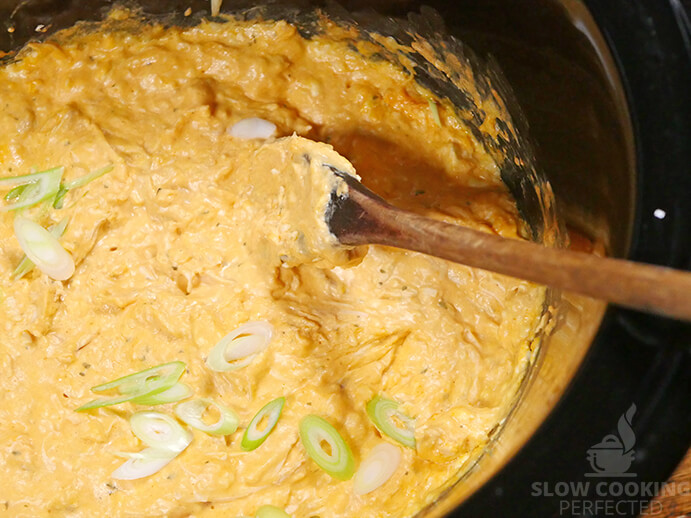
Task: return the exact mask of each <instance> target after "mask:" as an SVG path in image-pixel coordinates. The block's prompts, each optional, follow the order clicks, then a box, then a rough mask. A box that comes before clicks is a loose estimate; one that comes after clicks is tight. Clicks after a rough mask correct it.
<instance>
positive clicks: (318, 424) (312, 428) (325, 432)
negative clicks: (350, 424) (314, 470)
mask: <svg viewBox="0 0 691 518" xmlns="http://www.w3.org/2000/svg"><path fill="white" fill-rule="evenodd" d="M300 440H301V441H302V445H303V446H304V447H305V450H306V451H307V454H308V455H309V456H310V458H311V459H312V460H313V461H314V462H316V463H317V465H318V466H319V467H320V468H321V469H323V470H324V471H326V472H327V473H328V474H329V475H331V476H332V477H333V478H336V479H338V480H348V479H350V478H351V477H352V476H353V473H354V472H355V461H354V460H353V453H352V452H351V451H350V448H349V447H348V445H347V444H346V442H345V441H344V440H343V438H342V437H341V436H340V435H339V433H338V432H337V431H336V429H335V428H334V427H333V426H331V425H330V424H329V423H328V422H327V421H326V420H325V419H322V418H321V417H319V416H316V415H313V414H311V415H308V416H305V417H303V418H302V420H301V421H300ZM327 448H328V449H327Z"/></svg>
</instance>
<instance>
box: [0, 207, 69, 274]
mask: <svg viewBox="0 0 691 518" xmlns="http://www.w3.org/2000/svg"><path fill="white" fill-rule="evenodd" d="M68 222H69V218H63V219H62V220H60V222H59V223H57V224H56V225H51V226H50V227H48V232H50V235H51V236H53V237H54V238H55V239H59V238H61V237H62V235H63V234H64V233H65V229H66V228H67V223H68ZM35 266H36V265H35V264H34V263H33V262H32V261H31V259H29V258H28V257H27V256H26V255H24V257H22V260H21V261H19V264H18V265H17V267H16V268H15V269H14V271H13V272H12V278H13V279H21V278H22V277H24V276H25V275H26V274H27V273H29V272H30V271H31V270H33V269H34V267H35Z"/></svg>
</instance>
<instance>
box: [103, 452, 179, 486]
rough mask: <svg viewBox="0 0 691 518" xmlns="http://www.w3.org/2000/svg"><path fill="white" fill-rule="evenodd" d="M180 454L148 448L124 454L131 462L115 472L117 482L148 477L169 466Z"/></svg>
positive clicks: (113, 474)
mask: <svg viewBox="0 0 691 518" xmlns="http://www.w3.org/2000/svg"><path fill="white" fill-rule="evenodd" d="M178 453H179V452H175V451H170V450H159V449H157V448H146V449H144V450H142V451H140V452H138V453H128V454H122V455H124V456H127V457H129V460H128V461H126V462H125V463H124V464H122V465H121V466H120V467H119V468H118V469H116V470H115V471H113V473H112V474H111V477H113V478H114V479H115V480H137V479H139V478H144V477H148V476H150V475H153V474H154V473H156V472H158V471H160V470H161V469H163V468H164V467H165V466H167V465H168V464H169V463H170V461H172V460H173V459H174V458H175V457H177V456H178Z"/></svg>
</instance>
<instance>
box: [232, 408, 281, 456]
mask: <svg viewBox="0 0 691 518" xmlns="http://www.w3.org/2000/svg"><path fill="white" fill-rule="evenodd" d="M285 402H286V398H284V397H279V398H276V399H274V400H273V401H270V402H269V403H267V404H266V405H264V407H262V409H261V410H260V411H259V412H257V414H256V415H255V416H254V417H253V418H252V421H250V424H249V426H248V427H247V429H246V430H245V433H244V435H243V436H242V443H241V444H240V446H241V447H242V449H243V450H245V451H252V450H254V449H257V448H259V446H261V445H262V443H263V442H264V441H265V440H266V438H267V437H268V436H269V435H270V434H271V432H272V431H273V429H274V428H275V427H276V423H278V419H279V418H280V417H281V412H282V411H283V405H284V404H285ZM264 418H266V423H265V424H264V429H263V430H258V429H257V427H258V426H259V425H260V424H261V423H262V421H263V419H264Z"/></svg>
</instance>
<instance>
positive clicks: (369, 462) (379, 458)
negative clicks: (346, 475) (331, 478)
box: [353, 442, 401, 495]
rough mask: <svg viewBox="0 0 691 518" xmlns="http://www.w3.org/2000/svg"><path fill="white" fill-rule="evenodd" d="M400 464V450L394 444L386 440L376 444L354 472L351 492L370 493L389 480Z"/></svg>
mask: <svg viewBox="0 0 691 518" xmlns="http://www.w3.org/2000/svg"><path fill="white" fill-rule="evenodd" d="M400 464H401V450H399V449H398V448H397V447H396V446H394V445H393V444H390V443H388V442H383V443H381V444H378V445H376V446H375V447H374V448H372V451H371V452H370V453H369V455H368V456H367V458H366V459H365V460H364V461H363V462H362V464H360V467H359V468H358V470H357V473H355V477H354V478H353V492H355V494H356V495H366V494H367V493H371V492H372V491H374V490H375V489H377V488H378V487H380V486H381V485H383V484H384V483H385V482H386V481H387V480H389V479H390V478H391V477H392V475H393V474H394V473H395V472H396V470H397V469H398V466H399V465H400Z"/></svg>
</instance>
